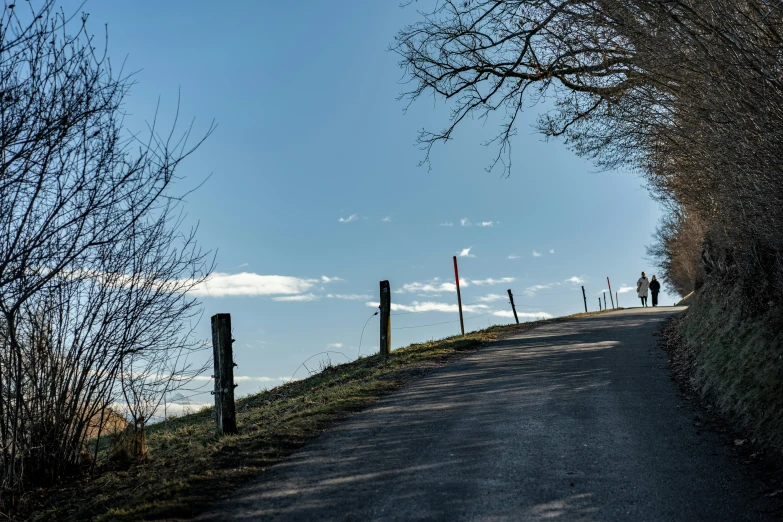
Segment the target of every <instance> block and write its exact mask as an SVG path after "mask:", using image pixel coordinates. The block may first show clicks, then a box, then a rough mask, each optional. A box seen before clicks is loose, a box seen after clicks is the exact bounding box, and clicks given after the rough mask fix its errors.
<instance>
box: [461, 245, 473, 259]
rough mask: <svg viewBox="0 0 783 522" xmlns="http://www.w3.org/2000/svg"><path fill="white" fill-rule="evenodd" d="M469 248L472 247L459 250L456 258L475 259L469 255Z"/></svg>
mask: <svg viewBox="0 0 783 522" xmlns="http://www.w3.org/2000/svg"><path fill="white" fill-rule="evenodd" d="M471 248H473V247H468V248H463V249H462V250H460V252H459V254H457V257H476V256H474V255H473V254H471V253H470V249H471Z"/></svg>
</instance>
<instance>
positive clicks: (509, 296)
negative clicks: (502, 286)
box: [508, 288, 519, 324]
mask: <svg viewBox="0 0 783 522" xmlns="http://www.w3.org/2000/svg"><path fill="white" fill-rule="evenodd" d="M508 298H509V299H511V311H512V312H514V320H515V321H516V322H517V324H519V317H517V307H516V306H514V294H512V293H511V289H510V288H509V289H508Z"/></svg>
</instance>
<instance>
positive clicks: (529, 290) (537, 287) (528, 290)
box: [524, 283, 552, 296]
mask: <svg viewBox="0 0 783 522" xmlns="http://www.w3.org/2000/svg"><path fill="white" fill-rule="evenodd" d="M547 288H552V283H549V284H546V285H533V286H529V287H527V288H525V292H524V293H525V295H530V296H533V295H536V292H539V291H541V290H546V289H547Z"/></svg>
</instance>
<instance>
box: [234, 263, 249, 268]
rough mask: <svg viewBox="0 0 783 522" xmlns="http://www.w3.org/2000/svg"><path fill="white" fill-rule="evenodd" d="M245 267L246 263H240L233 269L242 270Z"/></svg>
mask: <svg viewBox="0 0 783 522" xmlns="http://www.w3.org/2000/svg"><path fill="white" fill-rule="evenodd" d="M246 266H247V263H242V264H241V265H239V266H237V267H234V268H244V267H246Z"/></svg>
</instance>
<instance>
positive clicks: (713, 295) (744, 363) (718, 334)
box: [669, 286, 783, 457]
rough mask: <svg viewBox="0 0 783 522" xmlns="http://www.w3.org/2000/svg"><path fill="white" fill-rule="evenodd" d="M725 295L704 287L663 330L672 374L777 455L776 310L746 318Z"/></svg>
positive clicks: (782, 359) (781, 396)
mask: <svg viewBox="0 0 783 522" xmlns="http://www.w3.org/2000/svg"><path fill="white" fill-rule="evenodd" d="M736 302H737V299H736V298H735V296H733V295H732V294H731V293H725V292H723V291H722V290H721V289H720V288H717V287H709V286H707V287H705V288H704V289H703V290H702V291H701V292H699V293H698V294H697V295H694V296H693V297H691V298H690V299H689V303H688V304H689V305H690V308H689V309H688V311H687V312H686V313H685V314H683V315H682V316H680V317H679V318H678V319H676V320H675V321H676V322H675V324H673V325H672V326H671V328H669V330H670V331H671V330H672V329H674V330H676V333H675V335H677V336H679V337H680V339H681V342H676V340H675V342H674V343H672V349H673V353H672V361H673V365H674V368H675V371H677V372H679V373H681V374H684V375H686V376H687V378H688V379H689V381H690V382H689V384H690V386H691V387H692V388H694V389H695V390H697V391H698V392H699V393H700V394H701V395H702V396H703V397H705V398H706V399H707V400H708V401H709V402H711V403H713V404H714V405H715V406H716V407H717V408H718V410H719V411H720V413H721V414H722V415H723V416H724V417H726V418H727V419H728V420H730V421H731V422H732V423H733V424H735V425H736V426H738V427H739V428H740V429H741V430H742V431H746V432H748V433H749V434H750V435H751V436H752V437H753V438H754V439H755V441H756V442H757V443H758V444H759V445H760V446H762V447H765V448H766V449H771V450H772V451H773V452H774V453H776V454H777V455H778V456H779V457H780V456H783V393H782V392H781V390H783V332H781V328H780V324H781V322H780V319H779V317H778V315H779V313H780V311H779V310H777V309H772V310H770V311H768V312H767V313H766V314H765V315H763V316H759V317H746V316H744V315H743V314H742V313H741V312H740V311H739V309H738V308H737V307H736V306H734V304H735V303H736Z"/></svg>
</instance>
